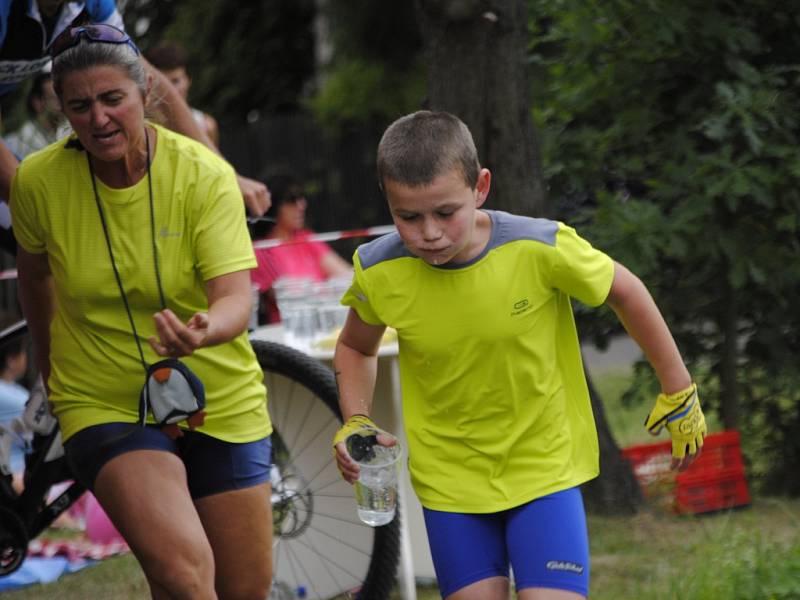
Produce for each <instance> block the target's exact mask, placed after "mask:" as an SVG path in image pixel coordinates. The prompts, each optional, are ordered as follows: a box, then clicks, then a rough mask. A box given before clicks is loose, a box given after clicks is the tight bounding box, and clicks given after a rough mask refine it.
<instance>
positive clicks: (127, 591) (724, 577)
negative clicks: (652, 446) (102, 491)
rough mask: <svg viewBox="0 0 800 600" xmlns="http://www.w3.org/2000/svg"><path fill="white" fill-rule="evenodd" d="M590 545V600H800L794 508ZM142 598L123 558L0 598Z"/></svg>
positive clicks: (423, 595) (646, 529) (632, 433)
mask: <svg viewBox="0 0 800 600" xmlns="http://www.w3.org/2000/svg"><path fill="white" fill-rule="evenodd" d="M628 377H629V373H628V372H627V371H626V370H624V369H618V368H617V369H610V370H605V371H603V372H602V373H597V374H596V379H595V385H596V386H597V388H598V392H599V393H600V394H601V396H602V398H603V400H604V403H605V408H606V413H607V417H608V419H609V424H610V427H611V430H612V432H613V433H614V436H615V438H616V440H617V442H618V444H619V445H620V446H621V447H624V446H628V445H632V444H639V443H648V442H652V441H654V439H653V438H652V437H651V436H650V435H649V434H648V433H647V432H646V431H644V428H643V427H642V423H643V422H644V419H645V416H646V412H647V410H648V408H649V407H646V406H638V407H632V408H628V407H625V406H623V405H622V403H621V402H620V398H621V395H622V392H623V391H624V390H625V388H626V386H627V385H628ZM710 426H711V428H712V429H715V428H718V427H716V425H715V423H714V422H710ZM658 439H659V440H665V439H666V437H664V436H662V437H661V438H658ZM589 536H590V545H591V555H592V576H591V577H592V579H591V598H592V600H628V599H630V600H638V599H641V598H646V599H647V600H718V599H719V600H723V599H724V600H761V599H764V600H790V599H800V499H778V498H756V499H754V501H753V504H752V505H751V506H750V507H748V508H744V509H739V510H735V511H728V512H723V513H717V514H711V515H707V516H699V517H686V516H683V517H678V516H674V515H671V514H666V513H662V512H658V511H656V510H655V509H651V510H643V511H641V512H640V513H639V514H637V515H636V516H634V517H600V516H595V515H590V516H589ZM147 597H149V593H148V589H147V584H146V582H145V579H144V576H143V575H142V573H141V571H140V569H139V567H138V565H137V563H136V561H135V560H134V558H133V557H132V556H130V555H126V556H120V557H115V558H111V559H108V560H105V561H103V562H102V563H101V564H99V565H97V566H94V567H90V568H88V569H85V570H84V571H80V572H78V573H74V574H72V575H67V576H64V577H62V578H61V579H59V580H58V581H57V582H55V583H52V584H48V585H37V586H31V587H29V588H25V589H22V590H18V591H9V592H5V593H4V594H3V600H23V599H24V600H33V599H36V600H39V599H42V598H47V599H54V600H83V599H85V598H92V599H97V600H105V599H114V600H134V599H135V600H139V599H140V598H147ZM393 598H394V599H395V600H399V598H400V597H399V594H397V593H395V594H394V596H393ZM417 598H418V600H434V599H437V598H439V593H438V590H437V589H436V587H435V586H433V587H432V586H421V587H419V588H418V590H417Z"/></svg>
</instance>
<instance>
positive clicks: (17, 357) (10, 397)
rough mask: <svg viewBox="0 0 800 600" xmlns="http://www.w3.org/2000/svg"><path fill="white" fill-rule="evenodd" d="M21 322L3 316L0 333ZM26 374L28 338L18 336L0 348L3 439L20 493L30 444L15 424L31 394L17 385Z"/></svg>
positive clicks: (0, 399)
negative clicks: (7, 448) (7, 444)
mask: <svg viewBox="0 0 800 600" xmlns="http://www.w3.org/2000/svg"><path fill="white" fill-rule="evenodd" d="M19 320H20V319H19V318H15V317H14V316H13V315H11V314H9V313H0V331H2V330H4V329H6V328H7V327H10V326H11V325H13V324H14V323H16V322H17V321H19ZM27 371H28V336H22V337H18V338H16V339H14V340H12V341H10V342H6V343H5V344H3V345H0V424H2V426H3V429H4V430H5V431H4V434H3V436H2V438H7V439H8V441H10V445H9V468H10V471H11V474H12V477H13V483H12V485H13V487H14V489H15V490H17V491H20V490H21V489H22V473H23V471H24V469H25V450H26V448H27V443H26V442H25V436H24V434H23V433H22V430H21V422H20V425H19V426H17V427H15V425H14V421H15V420H18V419H21V417H22V413H23V411H24V410H25V402H26V401H27V400H28V396H29V395H30V392H29V391H28V389H27V388H25V387H23V386H22V385H20V384H19V383H17V382H18V381H19V380H20V379H22V378H23V377H24V376H25V373H26V372H27ZM2 438H0V439H2ZM0 443H3V442H0Z"/></svg>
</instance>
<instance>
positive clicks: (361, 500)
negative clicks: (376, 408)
mask: <svg viewBox="0 0 800 600" xmlns="http://www.w3.org/2000/svg"><path fill="white" fill-rule="evenodd" d="M378 434H384V435H389V434H386V433H385V432H382V431H376V430H374V429H364V430H363V431H361V432H358V433H355V434H353V435H351V436H350V437H349V438H347V451H348V452H349V454H350V456H351V457H352V458H353V460H355V461H356V462H357V463H358V466H359V469H360V472H359V475H358V480H357V481H356V482H355V485H354V488H355V495H356V504H357V511H358V518H359V519H361V521H362V522H364V523H366V524H367V525H371V526H372V527H378V526H380V525H386V524H387V523H389V522H391V520H392V519H394V515H395V513H396V511H397V478H398V473H399V466H400V456H401V455H402V448H401V447H400V444H399V443H397V444H395V445H394V446H382V445H380V444H379V443H378V441H377V435H378Z"/></svg>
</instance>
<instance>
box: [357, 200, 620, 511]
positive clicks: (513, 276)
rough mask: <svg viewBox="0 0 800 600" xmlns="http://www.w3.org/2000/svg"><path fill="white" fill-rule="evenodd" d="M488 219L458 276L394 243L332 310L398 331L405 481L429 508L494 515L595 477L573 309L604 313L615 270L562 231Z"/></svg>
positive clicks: (380, 246) (365, 249)
mask: <svg viewBox="0 0 800 600" xmlns="http://www.w3.org/2000/svg"><path fill="white" fill-rule="evenodd" d="M487 213H488V214H489V215H490V217H491V219H492V236H491V239H490V242H489V244H488V246H487V248H486V250H485V251H484V252H483V253H482V254H481V255H480V256H478V257H476V258H475V259H474V260H472V261H470V262H469V263H467V264H464V265H444V266H443V267H440V266H432V265H429V264H427V263H425V262H424V261H423V260H421V259H419V258H416V257H414V256H412V255H411V254H410V253H409V252H408V250H407V249H406V248H405V247H404V246H403V244H402V241H401V240H400V238H399V236H398V235H397V234H389V235H387V236H384V237H383V238H379V239H377V240H374V241H372V242H370V243H369V244H365V245H363V246H361V247H359V248H358V250H357V251H356V253H355V255H354V260H353V263H354V267H355V274H354V279H353V285H352V287H351V288H350V290H349V291H348V292H347V293H346V294H345V296H344V298H343V299H342V303H343V304H347V305H349V306H352V307H353V308H354V309H355V310H356V311H357V312H358V314H359V316H360V317H361V319H362V320H364V321H365V322H367V323H370V324H374V325H378V324H385V325H388V326H391V327H393V328H395V329H396V330H397V335H398V343H399V356H400V359H399V360H400V374H401V386H402V397H403V419H404V422H405V431H406V436H407V439H408V445H409V452H408V457H409V468H410V472H411V479H412V483H413V485H414V488H415V490H416V492H417V495H418V496H419V499H420V501H421V503H422V505H423V506H425V507H426V508H430V509H433V510H442V511H453V512H467V513H487V512H497V511H501V510H505V509H508V508H512V507H515V506H519V505H521V504H524V503H526V502H528V501H530V500H533V499H535V498H538V497H541V496H544V495H547V494H550V493H553V492H556V491H559V490H563V489H566V488H570V487H574V486H576V485H579V484H581V483H583V482H585V481H587V480H589V479H591V478H593V477H595V476H596V475H597V473H598V458H599V452H598V443H597V434H596V430H595V425H594V419H593V415H592V409H591V405H590V402H589V394H588V390H587V386H586V381H585V378H584V374H583V367H582V363H581V356H580V347H579V343H578V338H577V333H576V330H575V323H574V319H573V314H572V306H571V302H570V298H576V299H578V300H580V301H582V302H584V303H586V304H588V305H591V306H595V305H599V304H601V303H602V302H603V301H604V300H605V299H606V297H607V295H608V292H609V290H610V288H611V282H612V279H613V276H614V265H613V261H612V260H611V259H610V258H609V257H608V256H607V255H605V254H603V253H602V252H600V251H598V250H595V249H594V248H592V247H591V245H590V244H589V243H588V242H586V241H585V240H583V239H582V238H580V237H579V236H578V235H577V234H576V233H575V231H574V230H573V229H571V228H569V227H567V226H565V225H564V224H562V223H557V222H555V221H549V220H544V219H530V218H526V217H518V216H513V215H510V214H508V213H504V212H499V211H487ZM375 401H376V402H380V401H381V399H380V398H376V399H375Z"/></svg>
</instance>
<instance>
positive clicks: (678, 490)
mask: <svg viewBox="0 0 800 600" xmlns="http://www.w3.org/2000/svg"><path fill="white" fill-rule="evenodd" d="M622 455H623V456H624V457H625V458H626V459H628V460H629V461H630V463H631V466H632V468H633V472H634V474H635V475H636V478H637V480H638V481H639V485H640V486H641V488H642V492H643V493H644V495H645V498H647V499H648V500H649V501H650V502H652V503H654V504H656V505H659V506H662V507H663V508H666V509H669V510H672V511H676V512H707V511H709V510H719V509H720V508H730V507H732V506H742V505H744V504H748V503H749V501H750V500H749V495H748V494H747V482H746V479H745V476H744V463H743V461H742V453H741V447H740V438H739V432H738V431H723V432H720V433H712V434H710V435H708V436H706V438H705V443H704V444H703V451H702V452H701V453H700V456H699V457H698V458H697V459H696V460H695V461H694V462H693V463H692V465H691V466H690V467H689V468H688V469H686V471H684V472H682V473H677V472H676V471H672V470H670V468H669V467H670V463H671V461H672V442H669V441H665V442H659V443H656V444H640V445H636V446H630V447H628V448H623V449H622ZM730 488H734V492H733V499H730V496H731V494H730V493H729V489H730ZM742 488H743V489H744V493H742ZM686 490H688V491H686ZM692 498H699V500H696V501H695V500H692ZM709 506H711V507H712V508H708V507H709ZM714 506H717V508H713V507H714Z"/></svg>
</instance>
